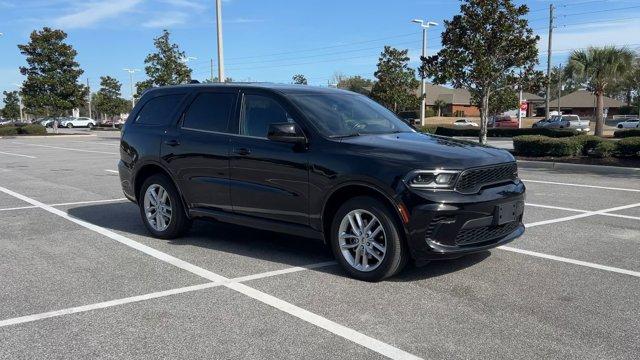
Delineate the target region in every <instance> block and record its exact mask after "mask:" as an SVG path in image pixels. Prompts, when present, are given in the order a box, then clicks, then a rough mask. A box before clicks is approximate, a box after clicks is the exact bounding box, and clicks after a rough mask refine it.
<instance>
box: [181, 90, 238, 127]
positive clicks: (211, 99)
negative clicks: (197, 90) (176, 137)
mask: <svg viewBox="0 0 640 360" xmlns="http://www.w3.org/2000/svg"><path fill="white" fill-rule="evenodd" d="M235 104H236V95H235V94H225V93H202V94H200V95H198V97H197V98H196V99H195V100H194V101H193V103H191V106H190V107H189V109H188V110H187V112H186V113H185V115H184V122H183V124H182V127H183V128H185V129H194V130H205V131H214V132H227V125H228V123H229V118H230V117H231V114H232V112H233V108H234V106H235Z"/></svg>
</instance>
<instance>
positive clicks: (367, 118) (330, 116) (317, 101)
mask: <svg viewBox="0 0 640 360" xmlns="http://www.w3.org/2000/svg"><path fill="white" fill-rule="evenodd" d="M289 98H290V99H291V100H292V101H293V102H294V103H295V104H296V105H298V106H299V107H300V108H301V110H302V111H304V113H305V114H306V115H307V116H308V117H309V118H310V120H311V121H313V123H314V124H315V125H316V126H317V127H318V129H319V130H320V132H321V133H323V134H324V135H325V136H328V137H344V136H357V135H365V134H388V133H398V132H413V130H412V129H411V127H409V126H408V125H407V124H405V123H404V122H402V120H400V119H399V118H398V117H396V115H394V114H393V113H392V112H391V111H389V110H387V109H386V108H384V107H383V106H382V105H379V104H378V103H376V102H375V101H373V100H371V99H369V98H367V97H366V96H363V95H357V94H291V95H289Z"/></svg>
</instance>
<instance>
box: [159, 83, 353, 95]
mask: <svg viewBox="0 0 640 360" xmlns="http://www.w3.org/2000/svg"><path fill="white" fill-rule="evenodd" d="M195 89H199V90H204V89H262V90H271V91H275V92H278V93H281V94H285V95H287V94H355V93H354V92H351V91H347V90H342V89H337V88H329V87H318V86H310V85H295V84H275V83H256V82H247V83H243V82H231V83H208V84H185V85H171V86H161V87H154V88H151V89H149V90H147V92H154V93H156V92H173V91H176V90H186V91H193V90H195Z"/></svg>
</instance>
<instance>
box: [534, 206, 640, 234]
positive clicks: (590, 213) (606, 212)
mask: <svg viewBox="0 0 640 360" xmlns="http://www.w3.org/2000/svg"><path fill="white" fill-rule="evenodd" d="M527 205H530V206H536V205H535V204H527ZM537 206H539V207H545V208H550V209H554V208H555V209H560V210H567V211H578V212H582V213H581V214H577V215H571V216H566V217H561V218H556V219H550V220H543V221H538V222H534V223H530V224H525V226H526V227H528V228H531V227H535V226H540V225H547V224H554V223H559V222H564V221H570V220H575V219H580V218H585V217H589V216H594V215H605V216H616V217H624V218H634V217H633V216H627V215H618V214H610V213H611V212H614V211H620V210H626V209H631V208H635V207H639V206H640V203H636V204H630V205H623V206H617V207H614V208H609V209H603V210H597V211H587V210H578V209H569V208H560V207H552V206H548V205H537Z"/></svg>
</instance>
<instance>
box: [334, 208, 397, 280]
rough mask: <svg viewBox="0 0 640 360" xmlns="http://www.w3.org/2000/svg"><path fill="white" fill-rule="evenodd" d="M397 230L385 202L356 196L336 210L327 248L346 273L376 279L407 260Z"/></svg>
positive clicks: (384, 275) (388, 274)
mask: <svg viewBox="0 0 640 360" xmlns="http://www.w3.org/2000/svg"><path fill="white" fill-rule="evenodd" d="M400 234H401V233H400V226H399V225H398V223H397V221H395V218H394V216H393V214H392V213H391V211H390V210H389V209H388V207H387V206H385V205H384V204H383V203H382V202H380V201H378V200H376V199H374V198H371V197H356V198H353V199H350V200H348V201H347V202H346V203H345V204H344V205H342V206H341V207H340V209H338V211H337V212H336V215H335V217H334V219H333V223H332V226H331V248H332V250H333V253H334V255H335V257H336V259H337V260H338V262H339V263H340V265H342V267H343V268H344V269H345V270H346V271H347V272H348V273H349V275H351V276H352V277H354V278H357V279H360V280H365V281H379V280H382V279H385V278H387V277H390V276H393V275H394V274H396V273H398V272H399V271H400V270H402V268H403V267H404V265H405V264H406V262H407V259H408V255H407V249H406V247H405V246H404V243H403V241H402V238H401V235H400Z"/></svg>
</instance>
